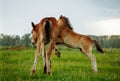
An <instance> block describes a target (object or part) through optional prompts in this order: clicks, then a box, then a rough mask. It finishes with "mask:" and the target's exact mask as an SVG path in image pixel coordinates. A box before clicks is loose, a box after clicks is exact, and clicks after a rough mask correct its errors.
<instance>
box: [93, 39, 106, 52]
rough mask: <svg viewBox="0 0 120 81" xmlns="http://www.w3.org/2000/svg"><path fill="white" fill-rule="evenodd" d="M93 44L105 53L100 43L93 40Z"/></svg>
mask: <svg viewBox="0 0 120 81" xmlns="http://www.w3.org/2000/svg"><path fill="white" fill-rule="evenodd" d="M93 43H94V44H95V46H96V48H97V50H98V51H99V52H101V53H104V51H103V49H102V48H101V46H100V45H99V43H98V42H97V41H96V40H93Z"/></svg>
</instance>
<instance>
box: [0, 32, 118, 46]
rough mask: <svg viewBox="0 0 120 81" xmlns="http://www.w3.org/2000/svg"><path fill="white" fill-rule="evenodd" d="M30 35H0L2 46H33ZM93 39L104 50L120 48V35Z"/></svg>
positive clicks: (94, 37) (0, 44)
mask: <svg viewBox="0 0 120 81" xmlns="http://www.w3.org/2000/svg"><path fill="white" fill-rule="evenodd" d="M30 35H31V34H30V33H28V34H25V35H23V36H22V37H20V36H19V35H5V34H0V46H27V47H28V46H31V37H30ZM89 37H91V38H92V39H95V40H97V41H98V42H99V43H100V45H101V46H102V47H104V48H120V35H112V36H93V35H89Z"/></svg>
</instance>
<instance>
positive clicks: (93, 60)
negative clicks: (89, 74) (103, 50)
mask: <svg viewBox="0 0 120 81" xmlns="http://www.w3.org/2000/svg"><path fill="white" fill-rule="evenodd" d="M82 52H83V53H84V54H85V55H86V56H87V57H88V58H89V59H90V60H91V64H92V69H93V71H94V72H95V73H96V72H98V69H97V62H96V58H95V56H94V55H93V54H92V53H91V51H89V52H86V51H82Z"/></svg>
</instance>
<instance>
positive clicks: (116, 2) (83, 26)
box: [0, 0, 120, 36]
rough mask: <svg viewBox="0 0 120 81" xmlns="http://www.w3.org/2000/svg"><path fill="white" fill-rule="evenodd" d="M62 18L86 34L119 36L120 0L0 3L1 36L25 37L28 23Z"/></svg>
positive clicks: (5, 0) (8, 0) (2, 0)
mask: <svg viewBox="0 0 120 81" xmlns="http://www.w3.org/2000/svg"><path fill="white" fill-rule="evenodd" d="M60 15H64V16H66V17H68V18H69V20H70V23H71V25H72V26H73V28H74V31H75V32H77V33H80V34H85V35H98V36H99V35H120V0H0V34H1V33H4V34H10V35H20V36H22V35H24V34H25V33H30V32H31V30H32V26H31V22H34V23H39V22H40V20H41V19H42V18H44V17H51V16H53V17H56V18H57V19H58V18H59V16H60Z"/></svg>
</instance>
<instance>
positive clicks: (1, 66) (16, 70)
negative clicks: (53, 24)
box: [0, 47, 120, 81]
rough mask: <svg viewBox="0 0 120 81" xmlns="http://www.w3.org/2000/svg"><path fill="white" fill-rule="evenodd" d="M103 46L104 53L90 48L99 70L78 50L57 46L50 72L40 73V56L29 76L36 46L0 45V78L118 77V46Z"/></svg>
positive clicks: (117, 80)
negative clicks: (7, 47)
mask: <svg viewBox="0 0 120 81" xmlns="http://www.w3.org/2000/svg"><path fill="white" fill-rule="evenodd" d="M104 50H105V54H104V55H103V54H101V53H99V52H98V51H96V49H94V50H93V53H94V55H95V56H96V59H97V64H98V71H99V72H98V73H93V72H92V69H91V62H90V61H89V59H88V58H87V57H86V56H85V55H83V54H82V53H81V52H80V51H79V50H77V49H71V48H62V47H60V48H59V51H60V52H61V57H60V58H58V57H56V56H55V54H54V53H53V54H52V68H51V70H52V76H48V75H47V74H43V61H42V57H41V56H40V59H39V62H38V64H37V70H36V73H35V76H34V77H30V76H29V74H30V71H31V67H32V65H33V61H34V53H35V48H24V49H0V81H120V49H104Z"/></svg>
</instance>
